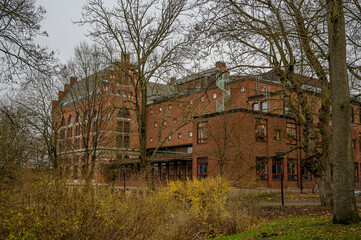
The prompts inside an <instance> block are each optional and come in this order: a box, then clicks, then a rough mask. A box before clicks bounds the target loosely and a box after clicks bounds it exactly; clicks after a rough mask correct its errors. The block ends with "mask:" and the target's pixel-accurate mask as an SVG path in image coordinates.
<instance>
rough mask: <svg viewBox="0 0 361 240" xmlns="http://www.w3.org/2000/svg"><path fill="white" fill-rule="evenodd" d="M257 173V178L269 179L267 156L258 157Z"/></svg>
mask: <svg viewBox="0 0 361 240" xmlns="http://www.w3.org/2000/svg"><path fill="white" fill-rule="evenodd" d="M256 175H257V180H267V179H268V171H267V158H266V157H256Z"/></svg>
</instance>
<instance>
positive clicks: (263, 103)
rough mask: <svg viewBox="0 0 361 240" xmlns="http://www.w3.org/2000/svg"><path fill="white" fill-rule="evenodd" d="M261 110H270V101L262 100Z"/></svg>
mask: <svg viewBox="0 0 361 240" xmlns="http://www.w3.org/2000/svg"><path fill="white" fill-rule="evenodd" d="M261 111H262V112H268V102H262V103H261Z"/></svg>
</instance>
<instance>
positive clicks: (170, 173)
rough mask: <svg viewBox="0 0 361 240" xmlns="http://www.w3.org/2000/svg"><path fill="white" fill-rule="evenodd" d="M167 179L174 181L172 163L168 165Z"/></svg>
mask: <svg viewBox="0 0 361 240" xmlns="http://www.w3.org/2000/svg"><path fill="white" fill-rule="evenodd" d="M168 179H169V180H174V162H171V163H169V172H168Z"/></svg>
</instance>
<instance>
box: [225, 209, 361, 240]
mask: <svg viewBox="0 0 361 240" xmlns="http://www.w3.org/2000/svg"><path fill="white" fill-rule="evenodd" d="M331 219H332V215H330V214H327V215H325V216H301V217H290V218H282V219H281V218H278V219H274V220H272V221H270V222H268V223H266V224H264V225H261V226H259V227H257V228H255V229H252V230H250V231H247V232H243V233H240V234H236V235H231V236H227V237H222V238H218V239H223V240H231V239H262V238H265V239H361V223H358V224H351V225H334V224H332V223H331Z"/></svg>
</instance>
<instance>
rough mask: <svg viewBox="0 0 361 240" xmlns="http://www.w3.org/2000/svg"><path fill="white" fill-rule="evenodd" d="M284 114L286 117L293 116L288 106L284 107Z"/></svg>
mask: <svg viewBox="0 0 361 240" xmlns="http://www.w3.org/2000/svg"><path fill="white" fill-rule="evenodd" d="M283 113H284V114H285V115H290V114H291V111H290V108H289V107H288V106H287V105H286V104H285V105H284V108H283Z"/></svg>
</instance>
